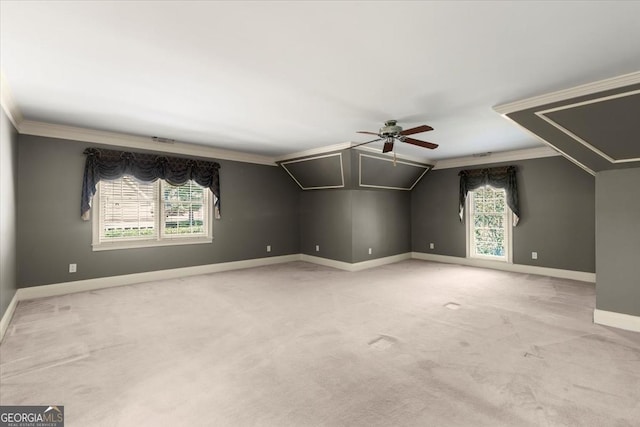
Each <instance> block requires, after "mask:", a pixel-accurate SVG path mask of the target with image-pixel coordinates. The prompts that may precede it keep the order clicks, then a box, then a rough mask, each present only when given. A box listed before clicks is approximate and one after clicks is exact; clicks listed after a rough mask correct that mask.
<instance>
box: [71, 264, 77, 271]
mask: <svg viewBox="0 0 640 427" xmlns="http://www.w3.org/2000/svg"><path fill="white" fill-rule="evenodd" d="M76 271H78V264H69V273H75V272H76Z"/></svg>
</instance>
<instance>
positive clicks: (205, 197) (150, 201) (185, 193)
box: [93, 176, 213, 250]
mask: <svg viewBox="0 0 640 427" xmlns="http://www.w3.org/2000/svg"><path fill="white" fill-rule="evenodd" d="M210 193H211V191H209V189H207V188H204V187H202V186H200V185H198V184H196V183H195V182H193V181H189V182H187V183H186V184H184V185H179V186H176V185H171V184H169V183H167V182H165V181H163V180H157V181H156V182H153V183H149V182H141V181H138V180H136V179H135V178H133V177H131V176H123V177H122V178H119V179H116V180H112V181H106V180H102V181H100V183H99V184H98V192H97V193H96V196H95V198H96V199H97V200H94V206H97V207H98V209H97V211H98V215H94V216H93V217H94V232H93V248H94V250H103V249H120V248H132V247H144V246H157V245H168V244H190V243H208V242H211V241H212V233H211V222H212V221H211V212H212V199H213V196H212V195H211V194H210Z"/></svg>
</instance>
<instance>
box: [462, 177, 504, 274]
mask: <svg viewBox="0 0 640 427" xmlns="http://www.w3.org/2000/svg"><path fill="white" fill-rule="evenodd" d="M468 201H469V207H468V213H469V218H468V219H469V220H468V222H467V224H468V227H469V230H468V236H469V239H468V240H469V256H470V257H476V258H488V259H496V260H503V261H509V260H510V257H509V252H510V245H511V244H510V237H511V235H510V234H511V233H510V225H511V224H510V223H511V221H510V220H509V219H510V218H509V215H508V213H509V212H510V210H509V208H508V207H507V204H506V199H505V191H504V190H500V189H495V188H492V187H489V186H487V187H482V188H479V189H476V190H474V191H470V192H469V196H468Z"/></svg>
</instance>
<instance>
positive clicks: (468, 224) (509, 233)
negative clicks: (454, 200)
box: [464, 185, 514, 264]
mask: <svg viewBox="0 0 640 427" xmlns="http://www.w3.org/2000/svg"><path fill="white" fill-rule="evenodd" d="M487 187H491V186H490V185H487ZM481 188H484V187H479V188H476V189H475V190H469V192H468V193H467V199H466V200H465V207H464V211H465V213H464V221H465V227H464V228H465V238H466V257H467V258H470V259H478V260H483V261H495V262H503V263H507V264H513V216H514V213H513V211H512V210H511V208H509V206H508V205H507V204H506V203H505V209H506V222H505V227H504V233H505V234H504V239H505V242H506V246H507V247H506V256H504V257H494V256H490V255H478V254H475V255H473V254H472V236H471V229H472V228H473V221H472V218H471V215H472V214H471V199H472V198H473V194H472V193H473V192H474V191H476V190H479V189H481ZM491 188H493V189H494V190H503V191H505V190H504V189H503V188H495V187H491Z"/></svg>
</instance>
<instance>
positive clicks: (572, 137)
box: [494, 72, 640, 175]
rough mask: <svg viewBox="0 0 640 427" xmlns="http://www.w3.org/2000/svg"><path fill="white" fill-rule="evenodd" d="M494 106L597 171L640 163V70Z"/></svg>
mask: <svg viewBox="0 0 640 427" xmlns="http://www.w3.org/2000/svg"><path fill="white" fill-rule="evenodd" d="M589 89H593V91H590V90H589ZM494 109H495V110H496V111H497V112H499V113H501V114H503V116H504V117H506V118H508V119H510V120H512V121H513V122H515V123H516V124H518V125H520V126H521V127H523V128H524V129H526V130H527V131H529V132H530V133H531V134H533V135H535V136H537V137H538V139H539V140H541V141H542V142H544V143H546V144H548V145H550V146H551V147H553V148H554V149H556V150H557V151H558V152H560V153H561V154H562V155H563V156H565V157H566V158H568V159H569V160H571V161H572V162H574V163H575V164H576V165H578V166H580V167H581V168H583V169H584V170H586V171H587V172H589V173H591V174H593V175H595V174H596V173H597V172H599V171H603V170H608V169H620V168H629V167H640V144H639V143H638V142H639V141H640V120H638V117H640V115H639V113H640V72H637V73H632V74H628V75H625V76H620V77H615V78H612V79H607V80H603V81H599V82H595V83H592V84H589V85H583V86H579V87H576V88H573V89H565V90H562V91H559V92H557V93H552V94H545V95H540V96H538V97H534V98H530V99H526V100H522V101H516V102H514V103H510V104H505V105H503V106H497V107H494Z"/></svg>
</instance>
